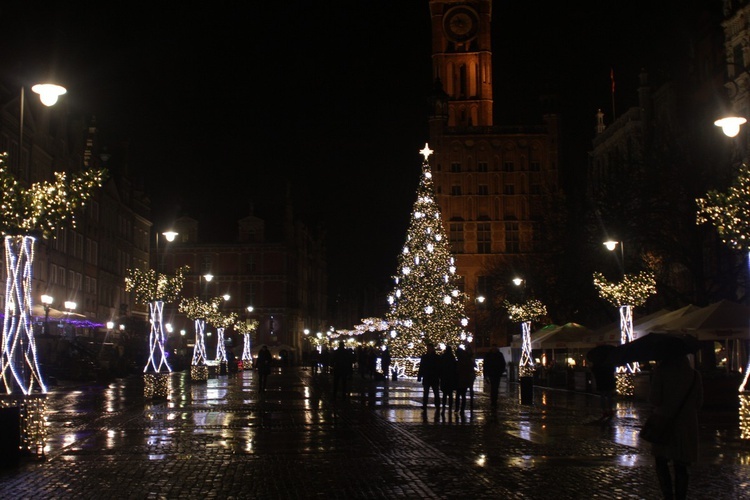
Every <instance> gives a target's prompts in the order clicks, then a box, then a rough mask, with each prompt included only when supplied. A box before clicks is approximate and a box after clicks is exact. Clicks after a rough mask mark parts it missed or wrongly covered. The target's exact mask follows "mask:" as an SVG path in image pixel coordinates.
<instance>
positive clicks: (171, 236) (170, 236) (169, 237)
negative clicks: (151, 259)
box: [154, 230, 180, 272]
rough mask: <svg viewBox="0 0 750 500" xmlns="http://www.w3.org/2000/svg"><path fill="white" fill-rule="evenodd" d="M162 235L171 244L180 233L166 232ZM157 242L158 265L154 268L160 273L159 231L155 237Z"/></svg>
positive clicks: (156, 256)
mask: <svg viewBox="0 0 750 500" xmlns="http://www.w3.org/2000/svg"><path fill="white" fill-rule="evenodd" d="M161 234H162V236H164V238H165V239H166V240H167V242H168V243H171V242H173V241H174V240H175V238H176V237H177V235H178V234H180V233H177V232H175V231H171V230H169V231H164V232H163V233H161ZM155 241H156V254H155V260H156V265H155V266H154V267H155V269H156V272H159V267H160V265H159V232H158V231H157V232H156V235H155Z"/></svg>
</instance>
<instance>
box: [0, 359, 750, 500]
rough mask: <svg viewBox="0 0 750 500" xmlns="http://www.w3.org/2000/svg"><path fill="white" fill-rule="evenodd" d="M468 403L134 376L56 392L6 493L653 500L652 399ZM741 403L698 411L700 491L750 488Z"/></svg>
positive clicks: (506, 388)
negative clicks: (614, 406)
mask: <svg viewBox="0 0 750 500" xmlns="http://www.w3.org/2000/svg"><path fill="white" fill-rule="evenodd" d="M475 388H476V396H475V401H474V409H473V411H469V410H467V411H466V412H464V413H463V414H456V413H453V412H447V411H446V413H445V414H443V413H436V412H435V411H434V409H433V408H430V409H429V410H428V412H427V413H426V414H425V413H423V412H422V408H421V395H422V388H421V386H419V385H417V383H416V382H415V381H412V380H399V381H388V382H384V381H378V382H372V381H369V380H361V379H360V378H359V377H358V376H357V375H355V378H354V380H352V382H351V389H352V391H351V395H350V396H349V397H348V398H347V399H345V400H341V399H339V400H336V401H334V400H332V398H331V394H330V393H331V380H330V375H324V374H316V375H312V374H311V372H310V371H307V370H303V369H300V368H285V369H283V370H281V369H280V370H277V371H276V372H275V373H274V374H272V375H271V376H270V377H269V382H268V391H267V392H266V393H264V394H262V395H261V394H259V393H258V391H257V389H256V374H255V373H254V372H250V371H246V372H241V373H239V374H236V375H229V376H220V377H218V378H211V379H209V380H208V382H204V383H192V382H190V380H189V377H188V376H187V374H186V373H176V374H174V375H173V376H172V380H171V394H170V398H169V400H167V401H162V402H154V401H150V400H146V399H144V398H143V382H142V380H141V379H140V378H137V377H136V378H130V379H121V380H118V381H116V382H114V383H112V384H110V385H108V386H96V385H86V386H75V387H58V388H56V389H54V390H53V391H52V392H51V393H50V394H49V396H48V421H49V436H48V447H47V452H46V457H45V459H44V460H24V461H22V463H21V465H20V466H19V467H17V468H14V469H10V470H4V471H0V498H3V499H6V498H8V499H10V498H13V499H16V498H91V499H102V498H133V499H146V498H147V499H160V498H165V499H171V498H186V499H204V498H206V499H213V498H216V499H242V498H269V499H272V498H326V499H338V498H341V499H352V498H391V499H392V498H446V499H450V498H461V499H479V498H500V499H504V498H509V499H541V498H544V499H549V498H553V499H579V498H586V499H589V498H591V499H598V498H601V499H612V498H623V499H658V498H660V496H659V493H658V490H657V485H656V479H655V476H654V473H653V469H652V466H651V457H650V454H649V445H648V444H645V443H642V442H639V440H638V437H637V428H638V425H639V423H640V420H641V419H642V418H643V417H644V415H645V411H644V407H642V406H640V405H638V404H635V403H633V402H631V401H620V402H618V410H617V418H616V419H615V420H614V421H613V423H612V424H610V425H606V426H601V425H598V424H595V425H592V422H593V421H594V420H595V419H596V417H597V416H598V413H599V410H598V408H599V406H598V405H599V401H598V399H597V397H596V396H593V395H586V394H581V393H573V392H569V391H560V390H550V389H541V388H536V389H535V394H534V403H533V404H532V405H521V404H520V403H519V399H518V398H519V395H518V393H517V386H515V385H514V384H506V383H505V381H503V383H502V384H501V401H500V404H499V406H498V408H497V409H496V410H495V411H493V410H491V409H490V407H489V401H488V399H487V398H488V396H487V394H486V393H485V392H484V387H483V385H482V382H481V381H478V382H477V384H476V385H475ZM737 418H738V417H737V412H736V411H724V412H719V411H704V412H703V413H702V415H701V461H700V463H698V464H696V465H695V466H694V468H693V470H692V478H691V484H690V498H696V499H712V500H721V499H740V498H750V443H748V441H745V440H741V439H740V438H739V431H738V421H737Z"/></svg>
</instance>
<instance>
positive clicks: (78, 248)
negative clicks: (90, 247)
mask: <svg viewBox="0 0 750 500" xmlns="http://www.w3.org/2000/svg"><path fill="white" fill-rule="evenodd" d="M73 234H74V235H75V236H74V241H75V248H74V249H73V252H74V253H73V256H74V257H76V258H78V259H83V235H82V234H81V233H73Z"/></svg>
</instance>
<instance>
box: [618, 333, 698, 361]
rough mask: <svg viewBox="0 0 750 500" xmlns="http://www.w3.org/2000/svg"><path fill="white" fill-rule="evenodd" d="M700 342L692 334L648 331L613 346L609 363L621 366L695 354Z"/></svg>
mask: <svg viewBox="0 0 750 500" xmlns="http://www.w3.org/2000/svg"><path fill="white" fill-rule="evenodd" d="M699 346H700V344H699V342H698V339H697V338H695V337H694V336H693V335H689V334H684V333H674V334H672V333H649V334H647V335H644V336H643V337H640V338H638V339H635V340H633V341H632V342H628V343H627V344H622V345H620V346H617V347H615V349H614V350H613V351H612V353H611V357H610V360H611V361H612V363H611V364H613V365H615V366H622V365H624V364H626V363H633V362H636V361H659V360H661V359H664V358H668V357H672V356H685V355H687V354H695V353H696V352H697V351H698V348H699Z"/></svg>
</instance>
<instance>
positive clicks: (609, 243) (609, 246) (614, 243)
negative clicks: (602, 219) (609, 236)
mask: <svg viewBox="0 0 750 500" xmlns="http://www.w3.org/2000/svg"><path fill="white" fill-rule="evenodd" d="M603 245H604V246H605V247H606V248H607V250H609V251H610V252H614V251H615V249H616V248H617V246H618V245H619V246H620V258H621V259H622V274H623V275H624V274H625V244H624V243H623V242H622V241H614V240H607V241H605V242H604V243H603Z"/></svg>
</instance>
